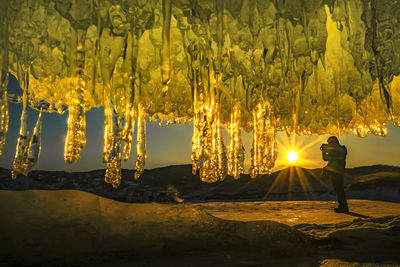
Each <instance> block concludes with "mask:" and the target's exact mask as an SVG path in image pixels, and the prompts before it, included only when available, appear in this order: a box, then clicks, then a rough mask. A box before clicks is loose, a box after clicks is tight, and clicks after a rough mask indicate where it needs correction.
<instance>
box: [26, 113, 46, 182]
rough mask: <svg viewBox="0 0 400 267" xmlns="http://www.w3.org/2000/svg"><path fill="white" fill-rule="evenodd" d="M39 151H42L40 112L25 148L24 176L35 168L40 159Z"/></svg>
mask: <svg viewBox="0 0 400 267" xmlns="http://www.w3.org/2000/svg"><path fill="white" fill-rule="evenodd" d="M41 149H42V111H40V113H39V117H38V119H37V121H36V125H35V128H34V129H33V133H32V136H31V138H30V140H29V144H28V148H27V156H28V157H27V162H26V166H25V172H24V175H28V173H29V172H30V171H31V170H32V169H33V168H34V167H35V166H36V164H37V162H38V160H39V157H40V151H41Z"/></svg>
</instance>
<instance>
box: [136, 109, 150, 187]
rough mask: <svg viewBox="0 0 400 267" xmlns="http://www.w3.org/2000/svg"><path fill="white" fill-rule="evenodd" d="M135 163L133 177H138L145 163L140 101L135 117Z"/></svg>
mask: <svg viewBox="0 0 400 267" xmlns="http://www.w3.org/2000/svg"><path fill="white" fill-rule="evenodd" d="M136 155H137V156H136V164H135V179H139V177H140V175H141V174H142V173H143V171H144V165H145V163H146V157H147V155H146V117H145V116H144V107H143V106H142V104H141V103H139V105H138V118H137V141H136Z"/></svg>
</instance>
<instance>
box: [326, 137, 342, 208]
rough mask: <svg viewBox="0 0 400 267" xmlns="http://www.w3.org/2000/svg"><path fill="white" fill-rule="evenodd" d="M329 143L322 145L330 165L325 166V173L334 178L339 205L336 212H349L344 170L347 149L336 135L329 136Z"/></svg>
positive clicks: (333, 182)
mask: <svg viewBox="0 0 400 267" xmlns="http://www.w3.org/2000/svg"><path fill="white" fill-rule="evenodd" d="M327 142H328V144H322V145H321V148H320V149H321V151H322V158H323V160H324V161H328V165H326V166H325V167H324V168H323V175H324V176H327V177H329V178H330V179H331V180H332V184H333V188H334V190H335V192H336V195H337V199H338V202H339V207H338V208H335V209H334V211H335V212H348V211H349V208H348V206H347V201H346V195H345V193H344V170H345V167H346V155H347V149H346V147H345V146H342V145H340V144H339V140H338V139H337V137H336V136H331V137H329V138H328V141H327Z"/></svg>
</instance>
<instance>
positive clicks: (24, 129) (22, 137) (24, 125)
mask: <svg viewBox="0 0 400 267" xmlns="http://www.w3.org/2000/svg"><path fill="white" fill-rule="evenodd" d="M18 65H19V66H18V74H19V75H18V78H20V80H21V78H22V86H21V88H22V113H21V124H20V129H19V137H18V141H17V149H16V152H15V158H14V162H13V169H12V171H11V176H12V178H13V179H15V178H17V175H18V173H24V170H25V162H26V157H27V147H28V138H29V133H28V111H27V108H28V86H29V84H28V83H29V72H28V71H25V72H23V71H22V66H20V64H18ZM21 73H24V75H21ZM21 76H23V77H21Z"/></svg>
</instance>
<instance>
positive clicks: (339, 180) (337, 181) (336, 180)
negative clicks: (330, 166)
mask: <svg viewBox="0 0 400 267" xmlns="http://www.w3.org/2000/svg"><path fill="white" fill-rule="evenodd" d="M331 178H332V184H333V188H334V189H335V192H336V196H337V199H338V202H339V209H338V210H341V211H348V206H347V201H346V194H345V192H344V178H343V174H341V173H331ZM335 211H336V210H335Z"/></svg>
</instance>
